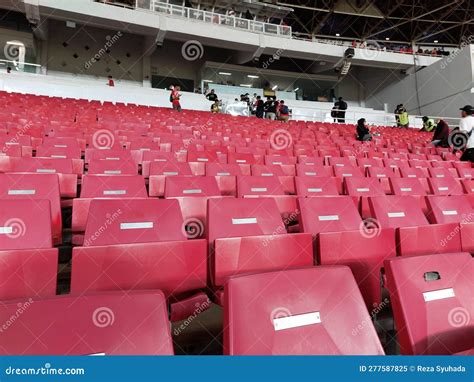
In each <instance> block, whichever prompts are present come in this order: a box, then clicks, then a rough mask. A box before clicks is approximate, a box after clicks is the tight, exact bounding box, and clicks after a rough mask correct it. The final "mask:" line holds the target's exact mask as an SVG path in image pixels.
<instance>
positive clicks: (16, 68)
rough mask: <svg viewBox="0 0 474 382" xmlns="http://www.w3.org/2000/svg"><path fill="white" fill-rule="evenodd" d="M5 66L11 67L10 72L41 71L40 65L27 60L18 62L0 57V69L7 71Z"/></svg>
mask: <svg viewBox="0 0 474 382" xmlns="http://www.w3.org/2000/svg"><path fill="white" fill-rule="evenodd" d="M7 68H10V69H11V72H12V73H14V72H21V73H35V74H40V73H41V65H38V64H31V63H28V62H20V61H15V60H3V59H0V70H4V71H5V72H6V71H7Z"/></svg>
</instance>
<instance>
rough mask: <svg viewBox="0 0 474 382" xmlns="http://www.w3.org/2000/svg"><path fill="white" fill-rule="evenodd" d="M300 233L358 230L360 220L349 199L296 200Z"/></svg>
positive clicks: (342, 197) (341, 197)
mask: <svg viewBox="0 0 474 382" xmlns="http://www.w3.org/2000/svg"><path fill="white" fill-rule="evenodd" d="M298 205H299V211H300V213H301V215H300V231H301V232H305V233H311V234H313V235H317V234H319V233H321V232H339V231H349V230H358V229H359V228H360V227H361V224H362V218H361V217H360V215H359V212H358V211H357V206H356V205H355V203H354V201H353V200H352V198H351V197H344V196H336V197H329V196H328V197H319V198H298Z"/></svg>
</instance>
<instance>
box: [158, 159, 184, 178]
mask: <svg viewBox="0 0 474 382" xmlns="http://www.w3.org/2000/svg"><path fill="white" fill-rule="evenodd" d="M153 175H165V176H177V175H179V176H191V175H193V172H192V170H191V166H190V165H189V163H181V162H156V161H155V162H150V176H153Z"/></svg>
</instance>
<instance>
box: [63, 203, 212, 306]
mask: <svg viewBox="0 0 474 382" xmlns="http://www.w3.org/2000/svg"><path fill="white" fill-rule="evenodd" d="M89 215H90V217H89V219H88V220H87V227H86V233H85V240H84V246H83V247H76V248H74V249H73V257H72V264H73V265H72V268H73V271H72V276H71V291H72V293H90V292H99V291H111V290H140V289H160V290H162V291H163V292H164V293H165V295H166V296H167V297H170V296H175V297H176V296H179V295H180V294H181V293H184V292H187V291H193V290H195V289H199V288H204V287H205V286H206V261H207V256H206V252H207V246H206V241H205V240H187V239H188V236H189V237H190V238H192V235H194V234H195V233H196V232H195V231H193V232H191V233H187V231H186V224H185V221H184V220H183V216H182V214H181V211H180V209H179V203H178V202H177V201H176V200H157V199H147V200H145V199H129V200H94V201H92V203H91V206H90V214H89ZM104 226H105V227H106V229H104V228H103V227H104ZM192 228H193V229H196V230H201V231H203V229H204V228H203V226H201V225H199V224H198V223H197V222H196V224H195V226H193V227H192ZM195 237H197V236H195ZM191 255H192V256H191ZM125 269H126V272H124V270H125Z"/></svg>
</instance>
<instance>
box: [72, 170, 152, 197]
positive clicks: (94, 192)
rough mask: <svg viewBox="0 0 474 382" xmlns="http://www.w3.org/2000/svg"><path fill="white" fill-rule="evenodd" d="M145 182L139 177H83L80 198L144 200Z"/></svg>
mask: <svg viewBox="0 0 474 382" xmlns="http://www.w3.org/2000/svg"><path fill="white" fill-rule="evenodd" d="M146 197H148V194H147V192H146V187H145V180H144V179H143V178H142V177H141V176H139V175H136V176H134V175H114V176H109V175H84V177H83V178H82V188H81V198H146Z"/></svg>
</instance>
